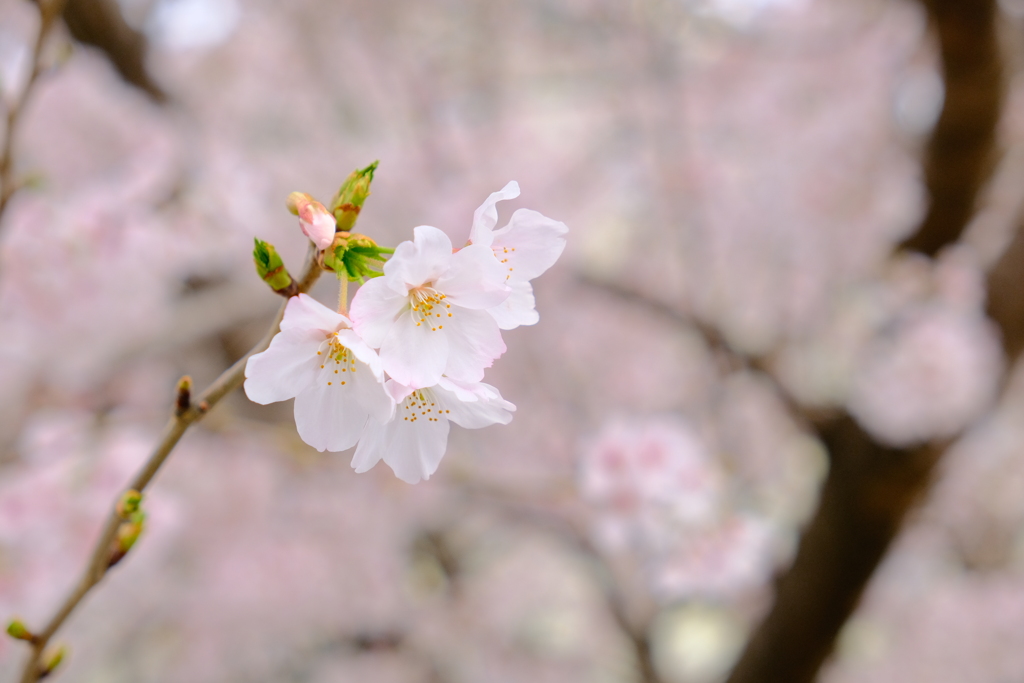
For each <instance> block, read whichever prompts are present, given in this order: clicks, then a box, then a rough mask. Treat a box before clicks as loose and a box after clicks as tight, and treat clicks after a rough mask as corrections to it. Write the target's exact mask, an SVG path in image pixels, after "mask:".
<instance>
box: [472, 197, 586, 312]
mask: <svg viewBox="0 0 1024 683" xmlns="http://www.w3.org/2000/svg"><path fill="white" fill-rule="evenodd" d="M518 196H519V183H517V182H516V181H514V180H513V181H512V182H510V183H509V184H508V185H506V186H505V187H503V188H502V189H501V190H499V191H498V192H494V193H492V194H491V196H490V197H488V198H487V200H486V201H485V202H484V203H483V204H481V205H480V207H479V208H478V209H477V210H476V213H474V214H473V228H472V230H471V231H470V242H472V243H473V244H475V245H479V246H482V247H488V248H489V249H491V251H492V252H493V253H494V257H495V258H496V259H498V262H499V263H500V264H501V267H502V271H503V272H504V274H505V284H506V285H508V287H509V288H510V289H511V290H512V293H511V294H510V295H509V297H508V298H507V299H505V301H503V302H502V303H501V304H499V305H498V306H495V307H494V308H490V309H488V311H487V312H488V313H490V314H491V315H492V316H494V319H495V320H497V321H498V326H499V327H500V328H501V329H503V330H511V329H514V328H516V327H519V326H520V325H533V324H536V322H537V321H538V320H540V315H538V313H537V310H536V308H535V301H534V298H533V286H532V285H531V284H530V280H532V279H533V278H535V277H537V276H539V275H540V274H542V273H543V272H544V271H546V270H547V269H548V268H550V267H551V266H552V265H554V263H555V261H557V260H558V257H559V256H561V255H562V250H563V249H565V239H564V238H563V237H562V235H564V234H565V233H566V231H567V230H568V228H567V227H566V226H565V223H561V222H559V221H555V220H552V219H550V218H548V217H547V216H544V215H542V214H539V213H537V212H536V211H531V210H530V209H519V210H518V211H516V212H515V213H513V214H512V218H511V220H509V222H508V224H507V225H505V227H503V228H501V229H499V230H495V229H494V226H496V225H497V224H498V210H497V208H496V206H495V205H496V204H497V203H498V202H500V201H504V200H506V199H515V198H516V197H518Z"/></svg>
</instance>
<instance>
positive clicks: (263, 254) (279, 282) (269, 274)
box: [252, 238, 295, 296]
mask: <svg viewBox="0 0 1024 683" xmlns="http://www.w3.org/2000/svg"><path fill="white" fill-rule="evenodd" d="M255 242H256V248H255V249H253V251H252V260H253V263H255V264H256V274H257V275H259V276H260V278H261V279H262V280H263V281H264V282H266V283H267V284H268V285H270V288H271V289H273V290H274V291H275V292H277V293H278V294H283V295H285V296H291V295H292V294H294V293H295V292H293V291H292V290H293V289H295V286H294V284H295V283H294V282H293V281H292V276H291V275H290V274H289V273H288V269H287V268H285V267H284V261H283V260H282V259H281V257H280V255H278V253H277V250H276V249H274V245H273V244H270V243H269V242H264V241H263V240H260V239H259V238H256V239H255Z"/></svg>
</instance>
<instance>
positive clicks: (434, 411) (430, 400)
mask: <svg viewBox="0 0 1024 683" xmlns="http://www.w3.org/2000/svg"><path fill="white" fill-rule="evenodd" d="M450 412H451V411H450V410H443V409H441V408H438V407H437V399H436V398H435V397H434V394H433V393H431V391H430V390H429V389H417V390H416V391H414V392H412V393H411V394H409V395H408V396H406V397H405V400H404V401H402V404H401V405H400V406H398V414H399V415H401V416H402V420H403V421H405V422H416V421H417V420H427V421H428V422H439V421H440V419H441V418H442V417H444V416H445V415H447V414H448V413H450Z"/></svg>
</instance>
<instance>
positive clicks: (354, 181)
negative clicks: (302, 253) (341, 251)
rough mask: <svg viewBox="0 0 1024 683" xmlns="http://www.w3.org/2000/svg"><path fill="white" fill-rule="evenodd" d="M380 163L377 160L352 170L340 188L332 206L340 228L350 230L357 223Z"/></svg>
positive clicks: (343, 230)
mask: <svg viewBox="0 0 1024 683" xmlns="http://www.w3.org/2000/svg"><path fill="white" fill-rule="evenodd" d="M379 163H380V162H379V161H375V162H373V163H372V164H370V165H369V166H367V167H366V168H363V169H357V170H355V171H352V173H350V174H349V176H348V178H345V182H343V183H342V184H341V187H340V188H338V192H337V194H335V195H334V199H332V200H331V206H330V210H331V213H333V214H334V218H335V219H336V220H337V221H338V230H340V231H342V232H348V231H349V230H351V229H352V227H353V226H354V225H355V224H356V218H358V217H359V211H360V210H361V209H362V208H363V202H365V201H366V198H367V197H369V196H370V183H371V182H373V172H374V171H375V170H377V164H379Z"/></svg>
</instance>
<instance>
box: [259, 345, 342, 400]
mask: <svg viewBox="0 0 1024 683" xmlns="http://www.w3.org/2000/svg"><path fill="white" fill-rule="evenodd" d="M324 336H325V335H324V333H323V332H321V331H319V330H305V331H298V330H294V331H291V332H281V333H279V334H277V335H276V336H275V337H274V339H273V340H272V341H271V342H270V346H269V347H268V348H267V350H266V351H264V352H262V353H257V354H255V355H253V356H251V357H250V358H249V360H248V361H247V362H246V364H245V385H244V388H245V395H246V396H248V397H249V400H250V401H252V402H254V403H259V404H262V405H267V404H268V403H275V402H277V401H287V400H288V399H290V398H295V396H297V395H298V394H299V392H301V391H302V390H304V389H305V388H306V387H308V386H310V385H311V384H312V383H313V381H314V380H315V379H316V364H315V361H314V359H315V358H316V352H317V349H318V348H319V346H320V345H321V344H322V343H323V341H324Z"/></svg>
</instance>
